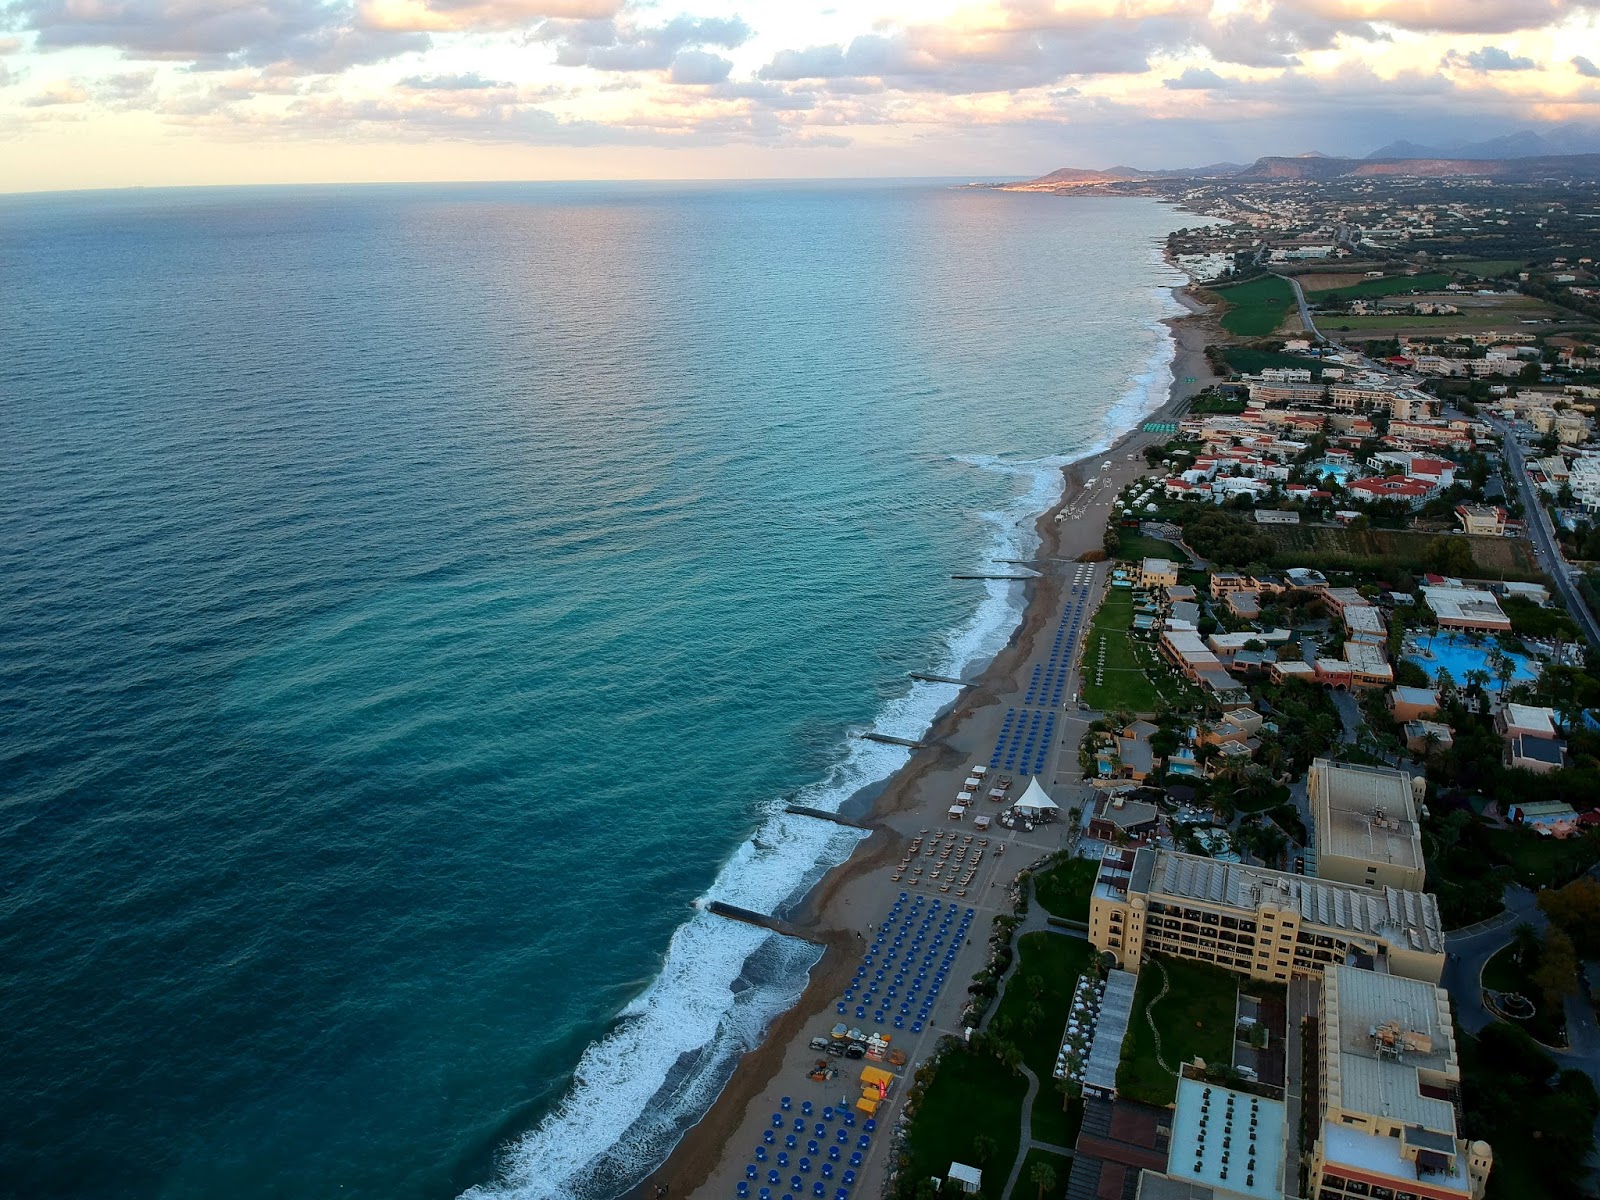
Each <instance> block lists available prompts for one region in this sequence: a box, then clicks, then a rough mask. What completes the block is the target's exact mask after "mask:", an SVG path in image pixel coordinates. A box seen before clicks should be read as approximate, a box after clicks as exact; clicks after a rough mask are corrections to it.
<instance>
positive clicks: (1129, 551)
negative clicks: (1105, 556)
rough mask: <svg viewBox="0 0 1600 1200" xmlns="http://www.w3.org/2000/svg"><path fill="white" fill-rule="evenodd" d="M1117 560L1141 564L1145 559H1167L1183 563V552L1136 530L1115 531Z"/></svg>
mask: <svg viewBox="0 0 1600 1200" xmlns="http://www.w3.org/2000/svg"><path fill="white" fill-rule="evenodd" d="M1117 558H1118V559H1120V560H1121V561H1123V562H1142V561H1143V560H1144V559H1147V558H1168V559H1172V560H1173V561H1174V562H1185V561H1187V560H1186V559H1185V558H1184V555H1183V552H1182V551H1181V550H1179V549H1178V548H1177V547H1176V546H1174V545H1173V544H1172V543H1171V542H1163V541H1162V540H1161V539H1160V538H1153V537H1150V536H1149V535H1148V534H1143V533H1140V532H1139V531H1138V530H1137V529H1119V530H1117Z"/></svg>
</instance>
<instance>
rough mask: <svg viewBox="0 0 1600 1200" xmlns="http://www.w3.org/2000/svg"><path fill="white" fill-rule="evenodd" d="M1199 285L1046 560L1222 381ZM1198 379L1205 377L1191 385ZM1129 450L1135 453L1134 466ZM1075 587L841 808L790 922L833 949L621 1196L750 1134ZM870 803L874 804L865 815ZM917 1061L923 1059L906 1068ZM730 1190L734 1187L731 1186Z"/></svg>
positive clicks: (1042, 610) (686, 1170)
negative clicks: (853, 832) (1142, 396)
mask: <svg viewBox="0 0 1600 1200" xmlns="http://www.w3.org/2000/svg"><path fill="white" fill-rule="evenodd" d="M1193 290H1194V284H1193V281H1192V280H1191V281H1190V282H1188V283H1184V284H1181V285H1178V286H1175V287H1173V288H1172V289H1171V295H1172V297H1173V299H1174V300H1176V301H1177V303H1178V304H1179V305H1181V306H1182V307H1183V308H1184V309H1185V312H1184V313H1182V314H1179V315H1174V316H1171V317H1167V318H1165V319H1163V321H1162V322H1161V323H1162V324H1163V325H1165V326H1166V327H1167V330H1168V334H1169V336H1170V337H1171V338H1172V341H1173V355H1172V359H1171V363H1170V370H1171V373H1172V379H1171V382H1170V384H1169V386H1168V389H1167V396H1166V399H1165V400H1164V401H1163V402H1162V404H1160V405H1159V406H1157V407H1156V408H1155V409H1152V410H1149V411H1146V412H1143V413H1141V414H1139V416H1138V418H1137V422H1136V424H1135V425H1134V427H1133V428H1132V429H1129V430H1126V431H1124V432H1123V433H1122V434H1120V435H1119V436H1117V437H1116V438H1115V439H1114V440H1113V441H1112V442H1111V443H1110V444H1109V445H1108V446H1107V447H1106V448H1105V449H1104V450H1101V451H1096V452H1092V453H1089V454H1086V455H1084V456H1083V457H1082V458H1079V459H1078V460H1076V461H1075V462H1072V463H1069V464H1066V465H1064V466H1063V467H1062V468H1061V470H1062V474H1063V487H1062V491H1061V495H1060V496H1059V498H1058V499H1057V500H1056V502H1055V503H1054V504H1052V505H1051V506H1050V507H1049V508H1048V509H1046V510H1045V511H1044V512H1043V513H1040V514H1039V516H1038V517H1037V518H1036V520H1035V526H1034V528H1035V533H1036V535H1037V537H1038V550H1037V552H1036V553H1037V555H1038V558H1039V560H1040V561H1041V563H1044V562H1049V561H1050V560H1058V559H1059V560H1064V561H1063V564H1062V565H1063V566H1064V565H1065V560H1075V559H1077V557H1078V556H1079V555H1081V554H1083V553H1084V552H1085V551H1088V550H1099V549H1100V538H1101V533H1102V531H1103V529H1104V527H1105V521H1106V519H1107V518H1108V517H1109V515H1110V511H1111V504H1112V500H1113V498H1114V497H1115V495H1116V492H1117V491H1118V490H1120V488H1121V487H1122V485H1123V484H1125V483H1126V482H1128V481H1129V480H1130V479H1132V478H1135V477H1138V476H1141V475H1144V474H1146V473H1147V472H1148V471H1149V468H1148V466H1147V465H1146V464H1145V462H1144V459H1143V455H1142V453H1140V451H1141V450H1142V449H1143V447H1144V446H1145V445H1147V444H1149V443H1150V442H1152V441H1158V440H1159V441H1162V442H1164V441H1165V440H1166V438H1167V436H1168V435H1158V434H1148V433H1145V432H1144V431H1143V426H1144V424H1145V423H1146V422H1147V421H1151V420H1161V419H1172V418H1173V417H1175V416H1176V414H1177V413H1178V412H1179V411H1180V410H1181V409H1182V407H1183V406H1184V404H1185V402H1186V401H1187V400H1188V399H1189V397H1191V396H1192V395H1194V394H1195V393H1196V392H1198V391H1200V390H1201V389H1203V388H1204V387H1206V386H1207V385H1209V384H1210V383H1211V382H1213V381H1214V379H1215V378H1216V376H1214V375H1213V373H1212V371H1211V368H1210V365H1209V363H1208V362H1207V360H1206V356H1205V348H1206V345H1207V343H1208V341H1209V340H1210V339H1209V337H1208V334H1209V333H1210V328H1209V326H1210V322H1211V319H1212V317H1213V315H1214V313H1213V309H1212V308H1211V306H1208V305H1206V304H1204V303H1202V302H1201V301H1199V300H1198V299H1196V298H1195V297H1194V296H1193V295H1192V294H1191V293H1192V291H1193ZM1190 378H1193V379H1194V380H1195V382H1194V383H1192V384H1191V383H1186V382H1185V380H1187V379H1190ZM1130 454H1131V455H1133V456H1134V457H1133V458H1132V460H1131V461H1130V459H1129V455H1130ZM1095 460H1101V461H1103V462H1107V463H1110V464H1111V469H1110V470H1109V471H1106V472H1102V474H1103V475H1105V476H1106V478H1105V479H1102V480H1101V481H1100V486H1099V487H1097V488H1096V489H1094V491H1093V493H1090V492H1089V490H1088V488H1087V484H1088V483H1089V482H1090V481H1092V480H1093V479H1094V478H1095V477H1094V476H1093V475H1091V474H1090V471H1091V469H1092V463H1093V461H1095ZM1108 484H1109V485H1111V486H1108ZM1079 501H1084V502H1085V506H1084V509H1083V511H1082V513H1081V514H1079V515H1076V516H1075V517H1074V518H1073V519H1072V520H1063V519H1061V518H1062V517H1063V516H1064V515H1065V514H1066V513H1067V512H1068V510H1069V509H1071V508H1072V507H1073V505H1074V504H1075V503H1077V502H1079ZM1066 582H1067V581H1066V572H1065V570H1061V569H1057V570H1053V571H1051V570H1047V571H1045V572H1044V573H1042V574H1040V575H1039V576H1038V577H1037V578H1035V579H1031V580H1029V581H1028V582H1027V583H1026V584H1025V585H1024V593H1023V597H1024V599H1023V609H1022V613H1021V616H1020V618H1019V620H1018V622H1017V625H1016V628H1015V629H1014V630H1013V631H1012V633H1011V636H1010V637H1009V638H1008V639H1007V641H1006V643H1005V645H1004V646H1002V647H1001V649H1000V650H999V651H998V652H997V653H996V654H995V656H994V657H993V658H992V659H991V660H990V661H989V663H988V664H987V665H986V666H985V667H984V669H983V670H982V672H981V673H980V674H979V675H978V676H977V677H976V678H975V679H974V681H973V684H972V686H971V687H969V688H968V689H967V690H966V691H965V692H964V693H963V694H962V695H961V696H960V697H959V698H958V699H957V700H956V701H955V702H954V703H953V704H952V705H950V706H949V707H948V708H947V709H946V710H945V711H944V712H942V713H940V714H939V715H938V716H937V717H936V718H935V719H934V721H933V722H932V724H931V725H930V726H929V728H928V730H927V731H926V733H925V734H924V735H923V741H924V743H925V745H924V748H923V749H920V750H917V751H915V752H914V753H913V754H912V756H911V758H910V759H909V760H908V761H907V762H906V763H905V764H904V765H903V766H901V767H900V768H899V769H898V770H897V771H895V773H894V774H893V775H891V776H890V777H889V778H888V779H886V780H884V781H883V782H882V783H881V784H879V785H875V786H873V787H870V788H868V789H864V791H865V792H867V793H869V794H868V795H863V796H862V797H861V799H860V801H857V800H856V798H852V799H851V800H850V801H847V802H846V805H845V806H844V808H843V809H841V811H844V812H848V813H850V814H851V815H853V816H856V817H858V818H859V819H861V820H863V821H866V822H868V823H869V824H871V825H872V827H873V832H872V833H871V835H870V836H868V837H867V838H864V839H863V840H862V841H861V842H860V843H859V844H858V845H857V846H856V848H855V850H854V851H853V852H852V853H851V854H850V856H849V857H848V858H846V859H845V860H844V861H843V862H842V863H839V864H838V865H837V866H835V867H833V868H832V869H831V870H829V871H828V872H827V873H826V874H824V875H823V876H822V878H821V879H819V880H818V881H817V883H816V884H815V885H814V886H813V887H812V888H811V890H810V891H809V892H808V893H807V894H806V896H805V897H804V898H803V899H802V900H801V901H800V902H799V903H798V904H796V905H795V906H794V908H793V910H792V911H791V912H790V913H788V914H787V917H786V919H787V921H788V923H789V924H790V925H791V926H792V927H794V928H795V929H796V930H797V931H798V932H800V933H802V934H804V935H805V936H807V937H809V938H811V939H812V940H813V941H815V942H816V943H817V944H819V945H821V946H823V947H824V950H823V955H822V958H821V959H820V960H819V961H818V963H817V965H816V966H815V967H813V968H812V970H811V975H810V978H809V980H808V982H807V985H806V988H805V990H804V991H803V992H802V993H801V995H800V997H799V998H798V999H797V1000H796V1001H795V1003H794V1004H792V1005H791V1006H790V1007H789V1008H788V1009H786V1010H785V1011H784V1012H782V1013H780V1014H779V1015H778V1016H776V1017H775V1018H774V1019H773V1020H772V1022H771V1023H770V1024H769V1025H768V1027H767V1029H766V1031H765V1032H764V1034H763V1036H762V1039H761V1043H760V1044H759V1045H758V1046H757V1047H755V1048H754V1049H753V1050H750V1051H748V1052H747V1053H746V1054H744V1055H743V1056H742V1057H741V1058H740V1059H739V1061H738V1063H737V1064H736V1066H735V1068H734V1071H733V1074H732V1075H731V1076H730V1077H729V1079H728V1081H727V1083H726V1084H724V1086H723V1088H722V1091H721V1092H720V1093H719V1094H718V1096H717V1098H716V1100H715V1101H713V1102H712V1104H711V1107H710V1108H709V1109H707V1110H706V1112H705V1113H703V1114H702V1115H701V1117H700V1119H699V1120H698V1121H697V1122H696V1123H695V1124H694V1125H693V1126H691V1127H690V1128H689V1129H687V1130H686V1131H685V1132H684V1134H683V1136H682V1137H681V1138H680V1139H679V1140H678V1143H677V1145H675V1146H674V1147H673V1149H672V1151H671V1152H670V1153H669V1155H668V1156H667V1159H666V1161H665V1162H664V1163H662V1164H661V1165H660V1166H658V1167H657V1168H656V1169H655V1170H654V1171H653V1172H652V1173H651V1175H650V1176H649V1177H648V1178H647V1179H646V1180H645V1181H643V1182H641V1183H640V1184H639V1185H637V1186H636V1187H634V1188H632V1189H630V1190H629V1191H627V1192H625V1193H623V1200H653V1198H654V1197H655V1195H656V1188H657V1186H658V1185H661V1184H665V1185H667V1186H668V1187H669V1188H670V1192H671V1194H675V1195H678V1196H688V1195H690V1194H692V1193H694V1192H696V1191H698V1190H701V1189H702V1188H704V1187H705V1186H706V1185H707V1184H708V1183H710V1182H712V1181H713V1180H715V1179H716V1178H717V1177H718V1175H719V1167H722V1166H724V1165H725V1164H724V1160H725V1159H726V1158H727V1150H728V1147H729V1145H730V1143H732V1142H733V1140H734V1139H735V1137H737V1136H738V1135H739V1134H740V1133H741V1131H746V1130H745V1127H746V1125H747V1123H748V1121H749V1112H750V1111H752V1110H753V1108H760V1109H762V1110H763V1111H764V1110H765V1108H766V1106H765V1105H756V1104H755V1101H757V1099H758V1098H760V1097H761V1095H762V1094H763V1092H764V1091H765V1090H766V1089H767V1088H768V1087H769V1085H771V1084H772V1083H773V1082H774V1081H775V1079H776V1078H777V1076H778V1075H779V1073H780V1071H781V1070H782V1069H783V1067H784V1065H785V1063H786V1062H789V1063H793V1062H794V1061H795V1060H796V1059H797V1058H798V1057H803V1055H802V1050H803V1047H804V1046H805V1038H804V1035H805V1030H806V1027H807V1025H808V1023H809V1022H812V1021H814V1020H815V1019H816V1018H818V1017H819V1016H820V1015H821V1014H822V1013H823V1012H825V1011H826V1010H827V1006H828V1005H829V1004H830V1003H831V1002H832V1001H833V1000H834V999H835V998H836V997H837V996H838V995H839V993H840V992H841V991H842V990H843V988H844V987H845V985H846V983H847V981H848V980H849V979H850V977H851V973H852V971H853V969H854V967H855V965H856V963H857V961H858V958H859V953H860V949H859V947H860V942H859V941H858V937H859V934H860V924H861V922H860V921H859V920H858V919H857V918H856V914H857V913H868V914H876V913H877V912H878V911H879V908H878V906H877V904H875V903H872V902H870V898H869V891H870V889H868V887H867V884H868V882H869V880H871V879H872V878H873V877H876V879H877V881H878V882H879V883H880V884H881V885H882V886H883V887H887V886H889V885H888V884H886V883H884V882H883V880H884V877H883V876H882V875H881V874H879V873H878V869H879V868H881V867H886V866H888V865H889V864H891V863H892V862H893V861H895V857H896V855H897V854H899V853H901V852H902V849H903V847H904V845H905V843H906V838H907V837H908V836H909V835H910V832H911V831H909V830H901V829H896V828H895V827H894V820H895V818H897V817H898V818H902V819H904V818H906V817H910V816H912V815H913V814H914V813H916V812H918V811H920V812H921V814H922V816H921V818H920V819H922V820H926V819H928V818H930V817H936V816H938V815H939V813H938V812H935V811H933V809H932V808H930V807H929V806H928V804H927V801H928V794H929V788H928V786H927V785H928V784H929V783H930V782H931V780H930V777H932V776H935V775H942V774H945V773H951V774H960V773H963V772H964V768H963V764H965V763H967V762H970V761H973V758H974V753H973V751H972V749H971V744H972V742H973V733H974V732H975V731H976V730H977V727H978V726H980V725H983V724H984V722H983V721H982V720H980V718H981V717H982V716H983V715H984V714H985V713H988V714H990V715H991V716H992V714H993V711H994V710H995V709H996V708H997V706H999V705H1000V704H1001V703H1002V702H1003V700H1004V698H1005V697H1006V696H1008V695H1012V694H1014V693H1017V692H1019V691H1020V690H1021V682H1022V675H1023V672H1024V670H1025V669H1026V666H1027V664H1028V662H1029V661H1030V660H1031V659H1032V658H1033V656H1034V653H1035V649H1036V645H1037V644H1038V643H1039V642H1040V640H1041V638H1040V635H1041V634H1042V633H1044V632H1045V631H1046V629H1047V628H1048V622H1049V621H1050V620H1051V619H1052V618H1053V617H1054V616H1055V615H1056V614H1057V613H1058V612H1059V611H1060V608H1061V601H1062V593H1063V591H1064V589H1065V587H1066ZM863 808H864V809H865V811H860V810H861V809H863ZM939 812H942V809H940V810H939ZM1027 865H1028V861H1027V860H1025V859H1024V858H1023V856H1022V855H1018V856H1017V858H1016V859H1015V860H1013V861H1012V862H1010V863H1005V862H1003V861H1002V868H1003V869H1004V870H1005V871H1006V872H1007V874H1008V875H1010V874H1014V873H1015V871H1017V870H1020V869H1022V868H1023V867H1025V866H1027ZM990 886H991V887H993V886H994V884H993V883H991V884H990ZM857 900H860V901H862V903H861V904H860V906H859V907H856V905H855V903H854V902H855V901H857ZM969 903H971V902H970V901H969ZM981 932H982V933H985V934H986V932H987V931H986V930H982V931H981ZM917 1065H918V1064H917V1063H916V1062H915V1061H914V1062H913V1063H912V1064H911V1066H910V1067H909V1068H908V1072H909V1071H910V1070H912V1069H914V1068H915V1067H916V1066H917ZM756 1128H759V1127H758V1126H757V1127H752V1128H750V1129H749V1130H747V1131H746V1132H749V1133H755V1129H756ZM724 1190H726V1191H728V1192H730V1193H731V1190H732V1189H731V1187H730V1188H727V1189H724ZM714 1194H720V1193H714Z"/></svg>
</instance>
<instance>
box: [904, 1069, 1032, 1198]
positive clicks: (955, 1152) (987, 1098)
mask: <svg viewBox="0 0 1600 1200" xmlns="http://www.w3.org/2000/svg"><path fill="white" fill-rule="evenodd" d="M1027 1093H1028V1081H1027V1080H1026V1079H1024V1078H1023V1077H1022V1075H1021V1074H1020V1073H1019V1074H1015V1075H1013V1074H1012V1073H1011V1072H1010V1071H1008V1070H1007V1069H1006V1067H1005V1064H1004V1063H1002V1062H1000V1061H999V1060H998V1059H996V1058H994V1057H992V1056H990V1055H980V1054H974V1053H972V1052H971V1051H970V1050H966V1049H956V1050H952V1051H950V1052H949V1053H947V1054H945V1055H944V1057H942V1058H941V1059H940V1060H939V1066H938V1070H937V1071H936V1073H935V1075H934V1079H933V1082H932V1083H931V1084H929V1085H928V1090H927V1093H926V1094H925V1095H924V1096H923V1097H922V1103H921V1104H920V1105H919V1106H918V1107H917V1113H916V1116H915V1117H914V1118H913V1119H912V1121H911V1130H910V1134H909V1136H908V1137H907V1139H906V1150H907V1153H908V1154H909V1155H910V1157H911V1165H910V1167H909V1168H908V1175H907V1178H910V1179H925V1178H927V1177H928V1176H930V1175H937V1176H939V1177H940V1178H941V1179H942V1178H943V1177H944V1174H945V1172H946V1171H948V1170H949V1169H950V1164H951V1162H964V1163H970V1164H971V1165H973V1166H976V1167H981V1168H982V1169H983V1172H984V1174H985V1176H990V1175H993V1176H995V1177H997V1178H998V1179H999V1180H1000V1182H1001V1183H1004V1182H1005V1179H1006V1176H1007V1175H1008V1174H1009V1173H1010V1171H1011V1164H1012V1163H1014V1162H1016V1161H1017V1132H1018V1129H1019V1128H1020V1126H1021V1123H1022V1100H1023V1097H1024V1096H1026V1095H1027ZM979 1138H983V1139H985V1140H986V1141H987V1143H988V1144H989V1145H990V1146H992V1147H993V1149H992V1151H991V1152H990V1153H988V1154H982V1155H980V1154H979V1153H978V1147H977V1140H978V1139H979ZM991 1194H996V1193H991Z"/></svg>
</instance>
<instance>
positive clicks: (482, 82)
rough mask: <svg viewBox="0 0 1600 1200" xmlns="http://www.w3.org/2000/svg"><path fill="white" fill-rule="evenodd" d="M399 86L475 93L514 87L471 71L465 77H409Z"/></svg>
mask: <svg viewBox="0 0 1600 1200" xmlns="http://www.w3.org/2000/svg"><path fill="white" fill-rule="evenodd" d="M399 86H400V87H403V88H406V89H408V90H410V91H414V92H473V91H482V90H483V89H485V88H508V87H512V86H514V85H513V84H510V83H504V82H501V81H498V80H494V79H485V78H484V77H483V76H482V75H479V74H478V73H477V72H476V71H470V72H468V73H467V74H465V75H408V76H406V77H405V78H404V79H402V80H400V83H399Z"/></svg>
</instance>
